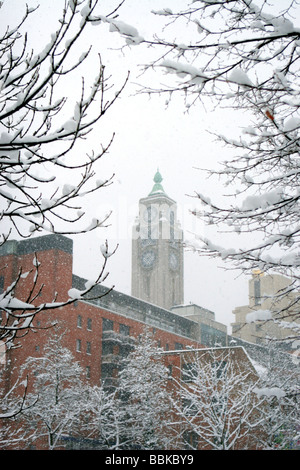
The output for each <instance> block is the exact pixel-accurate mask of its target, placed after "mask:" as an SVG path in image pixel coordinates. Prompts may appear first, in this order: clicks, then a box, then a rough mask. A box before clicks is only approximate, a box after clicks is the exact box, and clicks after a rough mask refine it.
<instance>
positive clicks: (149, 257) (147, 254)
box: [142, 250, 155, 268]
mask: <svg viewBox="0 0 300 470" xmlns="http://www.w3.org/2000/svg"><path fill="white" fill-rule="evenodd" d="M154 261H155V252H154V251H153V250H146V251H144V253H143V254H142V265H143V266H144V268H152V266H153V265H154Z"/></svg>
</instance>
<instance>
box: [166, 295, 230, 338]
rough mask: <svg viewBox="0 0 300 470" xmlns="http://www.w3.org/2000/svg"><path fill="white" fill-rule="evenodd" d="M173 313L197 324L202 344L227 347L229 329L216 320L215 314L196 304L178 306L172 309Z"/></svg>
mask: <svg viewBox="0 0 300 470" xmlns="http://www.w3.org/2000/svg"><path fill="white" fill-rule="evenodd" d="M171 311H172V312H174V313H177V315H180V316H182V317H183V318H188V319H190V320H192V321H194V322H196V323H197V337H198V338H199V340H200V343H201V344H205V345H206V346H226V344H227V327H226V325H223V323H220V322H217V321H216V320H215V314H214V312H211V311H210V310H207V309H205V308H203V307H200V306H199V305H195V304H187V305H178V306H175V307H172V308H171Z"/></svg>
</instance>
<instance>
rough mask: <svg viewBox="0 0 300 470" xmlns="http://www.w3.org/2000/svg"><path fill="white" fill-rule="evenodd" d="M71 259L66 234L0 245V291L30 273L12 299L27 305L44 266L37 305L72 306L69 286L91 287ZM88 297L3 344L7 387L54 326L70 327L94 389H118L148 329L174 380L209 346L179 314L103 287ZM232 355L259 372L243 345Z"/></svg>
mask: <svg viewBox="0 0 300 470" xmlns="http://www.w3.org/2000/svg"><path fill="white" fill-rule="evenodd" d="M72 258H73V243H72V240H71V239H69V238H66V237H63V236H60V235H48V236H43V237H37V238H31V239H26V240H22V241H19V242H17V241H8V242H7V243H5V244H4V245H3V246H2V247H0V263H1V268H2V269H1V277H0V282H1V285H0V287H1V289H2V290H4V291H5V290H6V289H7V288H8V287H9V286H10V285H12V283H13V282H14V280H15V279H16V277H17V276H18V275H19V274H20V272H22V273H23V275H24V276H21V277H20V280H19V282H18V284H17V285H16V288H15V290H14V296H15V298H17V299H19V300H22V301H26V300H27V296H28V293H29V292H30V291H31V289H32V285H33V282H34V276H35V275H36V270H35V265H36V264H37V263H38V266H39V268H38V272H39V275H38V279H37V282H36V285H35V290H34V292H32V295H31V298H34V300H33V302H32V303H33V304H34V305H41V304H43V303H52V302H53V301H55V302H64V301H67V300H68V298H69V294H68V292H69V290H70V289H71V288H75V289H78V290H84V288H85V283H86V280H85V279H82V278H80V277H78V276H76V275H73V273H72ZM104 294H106V295H104ZM89 298H90V300H88V299H86V300H77V301H75V302H74V303H71V304H69V305H66V306H64V307H62V308H56V309H50V310H46V311H41V312H40V313H39V314H37V315H36V317H35V318H34V321H33V324H32V326H33V328H31V329H30V330H29V331H28V333H26V334H25V336H24V337H23V338H20V340H19V342H20V345H21V347H20V348H16V349H14V348H13V349H9V350H7V351H5V348H4V347H3V344H2V345H1V348H0V354H1V356H0V359H1V360H0V368H1V369H2V373H4V375H5V379H6V380H5V386H6V387H7V390H9V389H10V388H11V387H12V386H13V385H14V383H15V382H16V381H17V379H18V373H19V370H20V367H21V365H22V364H23V363H24V362H25V360H26V358H27V357H29V356H36V357H39V356H40V355H42V354H43V347H44V345H45V343H46V342H47V340H48V337H49V328H48V327H49V326H50V325H51V324H53V323H55V322H57V323H58V324H59V325H60V326H62V328H63V329H66V331H67V334H66V335H65V336H64V341H65V343H64V346H65V347H67V348H68V349H69V350H70V351H71V352H72V354H73V356H74V358H75V360H76V361H78V362H79V363H80V364H81V365H82V367H83V369H84V370H85V372H86V378H87V380H88V381H89V382H90V384H91V385H100V383H101V382H102V383H105V384H106V385H107V386H113V385H115V383H116V379H117V375H118V369H119V365H120V359H121V358H122V357H125V356H126V355H127V354H128V352H129V351H130V350H131V349H132V348H133V346H134V344H135V342H136V340H137V339H138V337H139V335H141V334H142V333H143V331H144V329H145V327H146V326H147V327H148V328H150V329H151V330H152V332H153V334H154V338H155V339H156V341H157V344H158V345H159V346H160V347H161V348H162V349H163V350H164V353H163V354H164V357H165V363H166V365H167V366H168V367H169V369H170V373H171V375H173V377H174V378H176V377H178V374H180V373H181V371H182V369H183V363H184V362H185V361H186V357H187V356H188V355H190V352H189V351H191V349H190V347H193V348H195V349H196V350H197V349H198V350H199V348H200V349H202V348H205V346H208V344H203V343H202V344H201V342H200V341H199V338H202V336H201V335H200V333H199V323H198V322H196V321H194V320H192V319H190V318H186V317H184V316H181V315H178V314H177V313H175V312H173V311H170V310H166V309H163V308H161V307H158V306H156V305H153V304H151V303H148V302H146V301H143V300H140V299H138V298H135V297H133V296H129V295H126V294H123V293H120V292H117V291H115V290H112V291H110V290H109V289H108V288H106V287H104V286H101V285H99V286H97V287H95V288H94V290H93V291H92V293H91V295H89ZM19 313H20V312H19ZM217 333H218V334H219V331H218V332H217ZM205 350H206V349H204V351H205ZM234 354H235V355H236V356H237V360H238V361H240V359H239V358H242V359H243V361H246V362H247V364H246V362H245V364H246V365H245V367H248V368H249V369H253V367H252V366H251V364H250V361H249V360H248V358H247V357H246V354H245V353H244V350H243V348H240V347H238V348H236V352H235V353H234ZM0 372H1V370H0ZM29 391H30V388H29Z"/></svg>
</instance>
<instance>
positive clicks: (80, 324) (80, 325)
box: [77, 315, 82, 328]
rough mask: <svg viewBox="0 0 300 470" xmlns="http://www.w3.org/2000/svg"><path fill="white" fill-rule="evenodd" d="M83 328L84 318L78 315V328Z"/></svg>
mask: <svg viewBox="0 0 300 470" xmlns="http://www.w3.org/2000/svg"><path fill="white" fill-rule="evenodd" d="M81 327H82V316H81V315H78V317H77V328H81Z"/></svg>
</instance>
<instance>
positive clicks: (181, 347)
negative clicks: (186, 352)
mask: <svg viewBox="0 0 300 470" xmlns="http://www.w3.org/2000/svg"><path fill="white" fill-rule="evenodd" d="M175 349H183V345H182V344H181V343H175Z"/></svg>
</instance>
